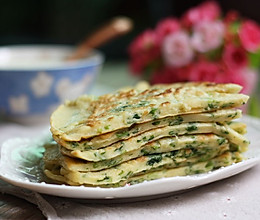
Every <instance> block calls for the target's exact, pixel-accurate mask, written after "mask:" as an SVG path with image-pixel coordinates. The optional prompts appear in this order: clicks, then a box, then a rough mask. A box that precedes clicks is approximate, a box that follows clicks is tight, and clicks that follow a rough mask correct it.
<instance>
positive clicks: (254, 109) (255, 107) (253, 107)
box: [248, 95, 260, 117]
mask: <svg viewBox="0 0 260 220" xmlns="http://www.w3.org/2000/svg"><path fill="white" fill-rule="evenodd" d="M248 114H249V115H252V116H255V117H260V103H259V100H258V98H257V97H256V96H255V95H253V96H251V97H250V101H249V103H248Z"/></svg>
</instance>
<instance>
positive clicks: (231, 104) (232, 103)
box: [220, 102, 235, 108]
mask: <svg viewBox="0 0 260 220" xmlns="http://www.w3.org/2000/svg"><path fill="white" fill-rule="evenodd" d="M234 104H235V103H234V102H230V103H225V104H223V105H221V106H220V107H221V108H230V107H232V106H233V105H234Z"/></svg>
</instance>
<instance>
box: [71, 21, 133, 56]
mask: <svg viewBox="0 0 260 220" xmlns="http://www.w3.org/2000/svg"><path fill="white" fill-rule="evenodd" d="M132 27H133V24H132V21H131V20H130V19H129V18H126V17H116V18H114V19H112V21H110V22H109V23H108V24H106V25H104V26H102V27H101V28H99V29H98V30H96V31H95V32H94V33H93V34H91V35H90V36H89V37H87V38H86V39H85V40H84V41H83V42H82V43H80V44H79V46H78V47H77V49H76V50H75V51H74V53H73V54H71V55H70V56H69V57H68V58H67V59H68V60H77V59H80V58H83V57H85V56H87V54H88V53H89V52H90V51H91V49H93V48H97V47H99V46H101V45H103V44H104V43H106V42H108V41H110V40H112V39H114V38H116V37H119V36H121V35H123V34H126V33H127V32H129V31H130V30H131V29H132Z"/></svg>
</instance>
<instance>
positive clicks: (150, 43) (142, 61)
mask: <svg viewBox="0 0 260 220" xmlns="http://www.w3.org/2000/svg"><path fill="white" fill-rule="evenodd" d="M129 55H130V69H131V71H132V72H133V73H135V74H138V73H139V74H140V73H141V72H142V71H143V70H144V69H145V68H146V67H147V65H149V63H151V62H153V61H154V60H156V59H157V58H158V57H159V56H160V50H159V44H158V41H157V39H156V35H155V32H154V31H152V30H146V31H144V32H143V33H142V34H141V35H139V36H138V37H137V38H136V39H135V40H134V41H133V42H132V43H131V44H130V46H129Z"/></svg>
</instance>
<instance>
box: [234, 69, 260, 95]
mask: <svg viewBox="0 0 260 220" xmlns="http://www.w3.org/2000/svg"><path fill="white" fill-rule="evenodd" d="M238 74H240V75H241V78H242V80H240V81H238V82H236V83H238V84H240V85H241V86H243V90H242V92H243V93H245V94H248V95H251V94H253V92H254V90H255V89H256V87H257V83H258V72H257V71H255V70H253V69H249V68H243V69H241V70H240V71H239V73H238Z"/></svg>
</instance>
